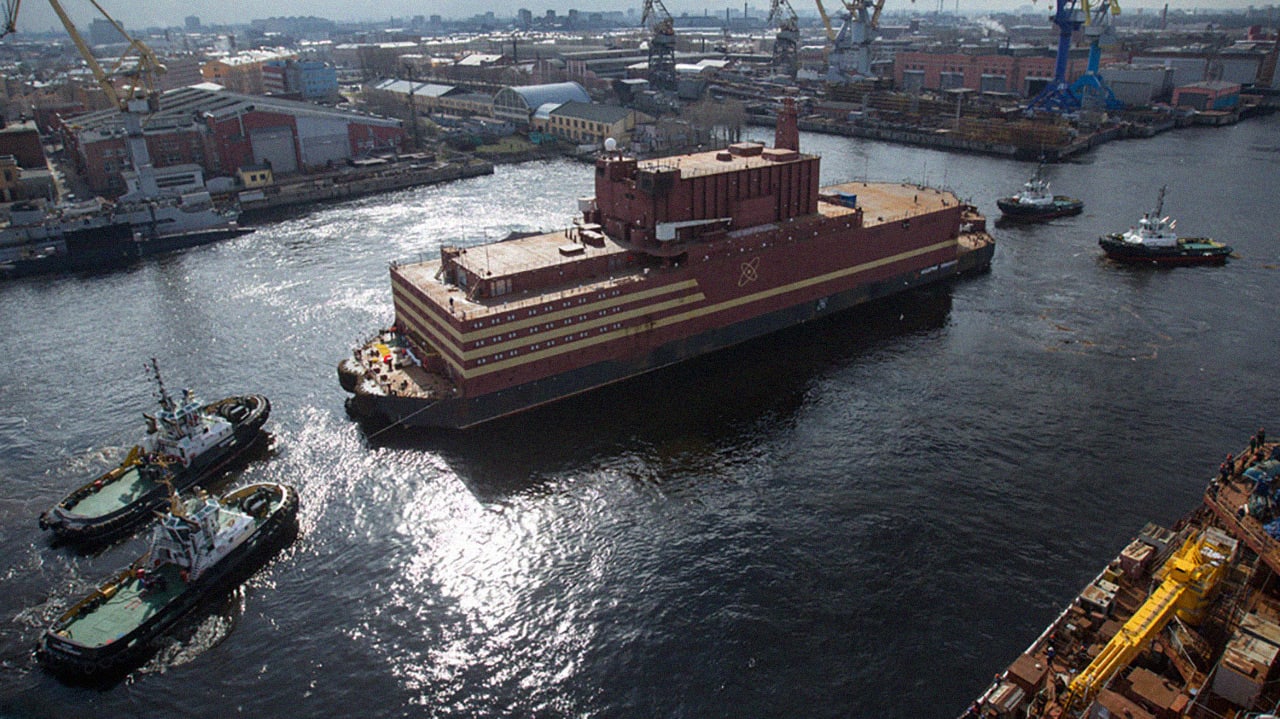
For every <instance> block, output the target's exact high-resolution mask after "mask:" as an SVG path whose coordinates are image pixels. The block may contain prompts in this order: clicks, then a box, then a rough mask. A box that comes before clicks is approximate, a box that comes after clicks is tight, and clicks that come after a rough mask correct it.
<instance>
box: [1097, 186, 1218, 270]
mask: <svg viewBox="0 0 1280 719" xmlns="http://www.w3.org/2000/svg"><path fill="white" fill-rule="evenodd" d="M1164 191H1165V188H1164V187H1161V188H1160V195H1159V196H1158V197H1157V198H1156V209H1155V212H1148V213H1146V214H1144V215H1143V216H1142V219H1141V220H1138V226H1137V227H1130V228H1129V229H1128V230H1126V231H1125V232H1113V233H1111V234H1109V235H1104V236H1102V237H1100V238H1098V244H1099V245H1101V246H1102V251H1103V252H1105V253H1106V255H1107V257H1109V258H1111V259H1113V260H1117V261H1120V262H1129V263H1134V264H1158V265H1221V264H1223V263H1225V262H1226V261H1227V258H1228V257H1230V256H1231V252H1232V249H1231V247H1230V245H1225V244H1223V243H1221V242H1218V241H1217V240H1212V239H1209V238H1207V237H1178V235H1177V233H1176V232H1174V228H1175V227H1176V226H1177V221H1176V220H1170V219H1169V218H1168V217H1161V216H1160V212H1161V211H1162V210H1163V209H1164Z"/></svg>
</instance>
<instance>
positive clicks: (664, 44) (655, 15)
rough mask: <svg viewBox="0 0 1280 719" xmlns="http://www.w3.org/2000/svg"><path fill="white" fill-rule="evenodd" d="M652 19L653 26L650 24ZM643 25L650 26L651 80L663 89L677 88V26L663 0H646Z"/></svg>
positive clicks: (642, 18)
mask: <svg viewBox="0 0 1280 719" xmlns="http://www.w3.org/2000/svg"><path fill="white" fill-rule="evenodd" d="M650 21H652V26H650ZM640 25H641V27H650V29H651V30H652V32H653V34H652V35H651V36H650V37H649V82H650V84H652V85H653V86H654V87H656V88H660V89H663V90H675V89H676V28H675V20H673V19H672V18H671V13H669V12H667V8H666V7H665V6H664V5H663V4H662V0H644V12H642V13H641V14H640Z"/></svg>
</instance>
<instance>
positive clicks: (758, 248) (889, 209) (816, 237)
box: [339, 140, 994, 428]
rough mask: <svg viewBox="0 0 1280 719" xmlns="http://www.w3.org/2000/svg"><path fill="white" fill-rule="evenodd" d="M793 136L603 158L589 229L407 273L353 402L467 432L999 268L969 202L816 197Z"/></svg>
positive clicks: (868, 193)
mask: <svg viewBox="0 0 1280 719" xmlns="http://www.w3.org/2000/svg"><path fill="white" fill-rule="evenodd" d="M789 144H790V146H788V145H787V144H783V143H782V142H780V143H779V145H780V148H773V149H764V148H763V147H762V146H759V145H750V144H744V145H737V146H734V147H733V148H731V149H730V150H729V151H722V152H711V153H700V154H697V155H688V156H684V157H681V158H672V159H667V160H661V161H652V162H647V163H638V162H637V161H635V160H633V159H630V158H625V157H621V156H606V157H602V158H601V159H600V160H598V161H597V164H596V196H595V197H594V198H590V199H589V200H584V201H583V202H582V205H583V210H584V213H583V219H582V221H581V222H579V223H578V224H576V225H575V227H574V228H571V229H570V230H566V231H565V232H564V233H553V234H550V235H540V236H535V237H526V238H519V239H513V240H507V241H503V242H498V243H493V244H490V245H486V246H485V247H484V248H483V250H482V251H477V250H479V249H480V248H470V252H469V251H468V249H462V248H453V247H446V248H442V252H441V259H440V260H439V261H431V262H425V263H418V264H413V265H404V266H398V267H393V268H392V270H391V279H392V289H393V296H394V300H395V310H396V330H397V331H396V332H395V333H394V334H391V335H384V336H383V338H382V339H381V340H375V341H374V342H371V343H370V344H369V345H366V346H365V347H364V348H362V349H358V350H357V351H356V353H355V356H354V358H353V360H348V361H345V362H344V363H343V365H342V367H341V368H340V370H339V373H340V377H341V378H342V381H343V385H344V387H346V388H347V389H348V390H349V391H353V392H354V393H355V396H354V397H353V398H352V399H351V402H350V405H349V407H350V409H351V411H352V412H353V414H356V415H360V416H367V417H372V418H376V419H380V420H382V421H386V422H392V423H401V424H405V425H409V426H424V427H453V428H463V427H469V426H472V425H475V424H479V423H481V422H484V421H487V420H491V419H495V418H497V417H501V416H505V415H509V414H513V413H516V412H519V411H522V410H525V409H529V408H531V407H535V406H538V405H540V404H545V403H547V402H551V401H554V400H557V399H560V398H563V397H566V396H569V395H573V394H577V393H580V392H584V391H587V390H590V389H592V388H595V387H599V386H602V385H606V384H610V383H612V382H617V381H619V380H622V379H626V378H628V377H632V376H635V375H638V374H642V373H644V372H648V371H651V370H654V369H657V368H659V367H664V366H667V365H670V364H674V363H676V362H680V361H682V360H685V359H689V358H691V357H696V356H699V355H702V354H706V353H708V352H712V351H714V350H717V349H720V348H723V347H727V346H730V345H733V344H737V343H739V342H743V341H746V340H749V339H752V338H754V337H759V336H761V335H764V334H768V333H770V332H774V331H777V330H779V329H782V328H785V327H789V326H792V325H795V324H799V323H802V322H806V321H808V320H811V319H814V318H816V317H819V316H823V315H826V314H830V313H832V312H836V311H839V310H843V309H847V308H849V307H853V306H855V305H858V304H861V303H863V302H866V301H869V300H873V299H876V298H879V297H885V296H888V295H891V294H895V293H898V292H902V291H904V290H907V289H910V288H912V287H918V286H921V285H924V284H928V283H932V282H937V281H940V280H944V279H946V278H949V277H951V276H954V275H955V274H958V273H959V272H962V271H965V270H970V269H981V268H985V267H986V266H987V265H988V264H989V262H990V259H991V255H992V253H993V247H994V245H993V242H992V241H991V238H990V237H989V236H988V235H987V234H986V232H985V220H984V219H983V218H982V217H981V215H979V214H978V213H977V212H976V210H974V209H973V208H972V207H969V206H966V205H963V204H961V203H960V202H959V201H958V200H957V199H956V198H955V197H954V196H952V195H950V194H949V193H944V192H941V191H938V190H934V189H930V188H923V187H914V186H907V185H900V184H877V183H849V184H846V185H840V186H836V187H834V188H827V189H826V190H819V188H818V186H817V180H818V158H817V157H814V156H806V155H801V154H800V153H799V152H797V151H796V149H795V145H794V140H792V141H791V143H789ZM386 343H391V344H398V345H401V346H403V347H404V350H405V351H401V352H399V353H397V352H396V351H392V350H390V349H388V344H386ZM384 362H385V365H384Z"/></svg>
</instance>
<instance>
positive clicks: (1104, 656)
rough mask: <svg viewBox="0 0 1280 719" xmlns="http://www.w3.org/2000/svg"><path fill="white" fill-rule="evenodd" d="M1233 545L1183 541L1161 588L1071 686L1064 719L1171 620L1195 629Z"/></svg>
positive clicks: (1214, 535) (1211, 538)
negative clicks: (1175, 617)
mask: <svg viewBox="0 0 1280 719" xmlns="http://www.w3.org/2000/svg"><path fill="white" fill-rule="evenodd" d="M1234 541H1235V540H1233V539H1231V538H1230V537H1228V536H1226V535H1225V534H1223V533H1221V532H1216V531H1214V530H1205V531H1203V532H1201V533H1200V534H1198V535H1192V536H1191V537H1188V538H1187V541H1186V542H1184V543H1183V545H1182V548H1180V549H1179V550H1178V551H1177V552H1176V553H1175V554H1174V555H1173V556H1172V557H1171V558H1170V559H1169V561H1167V562H1165V564H1164V566H1162V567H1161V568H1160V571H1159V572H1158V573H1157V577H1156V578H1157V579H1160V586H1159V587H1157V588H1156V590H1155V591H1154V592H1152V593H1151V595H1150V596H1148V597H1147V600H1146V601H1145V602H1143V604H1142V606H1140V607H1138V609H1137V611H1135V612H1134V613H1133V616H1131V617H1129V621H1127V622H1125V624H1124V626H1123V627H1121V628H1120V631H1119V632H1117V633H1116V635H1115V636H1114V637H1112V638H1111V641H1109V642H1107V645H1106V646H1105V647H1103V648H1102V651H1100V652H1098V656H1097V657H1095V658H1094V659H1093V661H1092V662H1090V663H1089V666H1087V667H1085V668H1084V669H1083V670H1082V671H1081V672H1080V673H1079V674H1077V675H1076V678H1075V679H1073V680H1071V684H1070V686H1069V687H1068V688H1067V696H1066V698H1065V699H1064V701H1063V703H1062V706H1063V715H1064V716H1066V715H1068V714H1069V713H1070V712H1072V711H1073V710H1075V709H1079V708H1081V707H1083V706H1084V705H1085V704H1086V703H1088V702H1089V701H1092V700H1093V698H1094V697H1095V696H1096V695H1097V693H1098V691H1099V690H1100V689H1102V687H1104V686H1105V685H1106V683H1107V682H1109V681H1111V678H1112V677H1113V676H1115V674H1116V672H1118V671H1120V670H1121V669H1123V668H1124V667H1126V666H1128V665H1129V663H1130V662H1132V661H1133V660H1134V658H1135V657H1137V656H1138V655H1139V654H1140V653H1142V651H1143V650H1144V649H1146V647H1147V646H1148V645H1149V644H1150V643H1151V640H1152V639H1154V638H1155V637H1156V635H1158V634H1159V633H1160V632H1161V631H1162V630H1163V629H1164V627H1165V625H1166V624H1168V623H1169V620H1170V619H1172V618H1173V617H1174V615H1177V616H1178V617H1179V618H1181V619H1183V620H1185V621H1187V622H1188V623H1190V624H1199V623H1200V619H1201V617H1202V614H1203V611H1204V608H1205V606H1206V604H1207V603H1208V601H1209V600H1210V599H1211V598H1212V595H1213V592H1214V590H1215V589H1216V588H1217V585H1218V583H1219V582H1220V581H1221V580H1222V577H1223V575H1224V574H1226V571H1227V567H1228V565H1229V563H1230V561H1231V559H1232V556H1233V554H1234V553H1235V543H1234Z"/></svg>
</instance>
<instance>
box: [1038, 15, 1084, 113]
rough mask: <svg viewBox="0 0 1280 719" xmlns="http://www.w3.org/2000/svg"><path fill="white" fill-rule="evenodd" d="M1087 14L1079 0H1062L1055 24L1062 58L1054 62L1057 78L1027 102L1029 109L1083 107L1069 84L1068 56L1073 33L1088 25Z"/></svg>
mask: <svg viewBox="0 0 1280 719" xmlns="http://www.w3.org/2000/svg"><path fill="white" fill-rule="evenodd" d="M1084 23H1085V14H1084V11H1082V10H1081V9H1080V7H1079V6H1078V5H1077V3H1076V0H1058V11H1057V12H1056V13H1054V15H1053V24H1055V25H1057V26H1058V57H1057V61H1056V62H1054V64H1053V80H1051V81H1049V84H1048V85H1046V86H1045V88H1044V89H1043V90H1041V91H1040V94H1039V95H1036V96H1035V97H1034V98H1033V99H1032V100H1031V102H1029V103H1027V112H1035V111H1036V110H1046V111H1049V112H1075V111H1076V110H1079V109H1080V99H1079V98H1077V97H1076V96H1075V95H1074V94H1072V92H1071V87H1070V86H1069V85H1068V84H1067V57H1068V56H1069V54H1070V52H1071V35H1072V34H1073V33H1075V31H1077V30H1079V29H1080V28H1082V27H1084Z"/></svg>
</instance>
